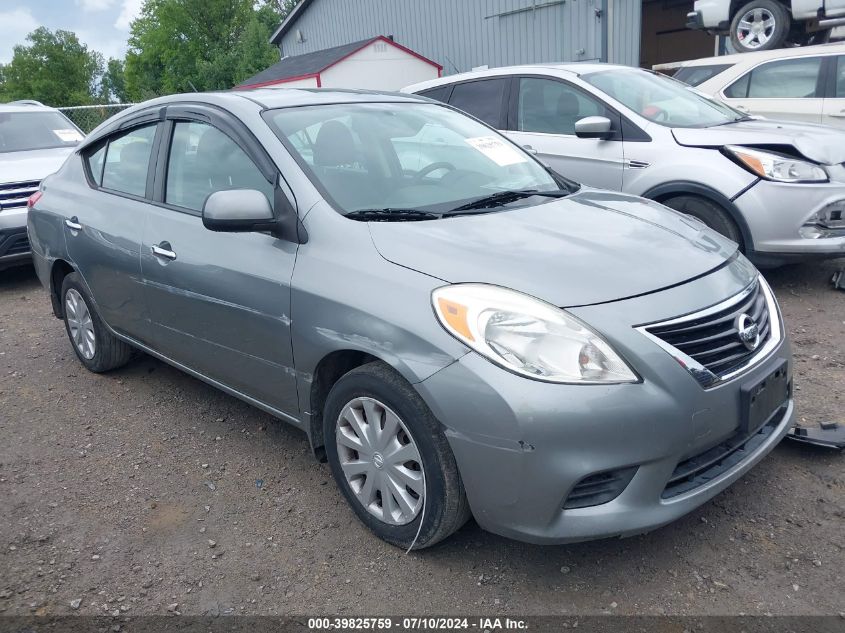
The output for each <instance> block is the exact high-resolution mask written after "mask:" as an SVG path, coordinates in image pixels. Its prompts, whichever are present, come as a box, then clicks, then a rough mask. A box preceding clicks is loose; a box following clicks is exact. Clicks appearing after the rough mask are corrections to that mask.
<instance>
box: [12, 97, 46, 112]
mask: <svg viewBox="0 0 845 633" xmlns="http://www.w3.org/2000/svg"><path fill="white" fill-rule="evenodd" d="M55 111H56V108H51V107H50V106H45V105H44V104H43V103H39V102H38V101H34V100H30V99H22V100H20V101H11V102H9V103H0V112H55Z"/></svg>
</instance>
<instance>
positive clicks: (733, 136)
mask: <svg viewBox="0 0 845 633" xmlns="http://www.w3.org/2000/svg"><path fill="white" fill-rule="evenodd" d="M672 134H673V135H674V136H675V140H676V141H677V142H678V143H679V144H680V145H687V146H690V147H722V146H724V145H749V146H756V147H760V146H766V145H791V146H793V147H794V148H795V149H797V150H798V151H799V152H801V154H802V155H804V156H805V157H806V158H809V159H810V160H812V161H815V162H817V163H822V164H823V165H836V164H838V163H842V162H845V130H839V129H836V128H832V127H827V126H824V125H813V124H812V123H794V122H791V121H769V120H767V119H754V120H750V121H738V122H737V123H729V124H728V125H720V126H717V127H709V128H674V129H673V130H672Z"/></svg>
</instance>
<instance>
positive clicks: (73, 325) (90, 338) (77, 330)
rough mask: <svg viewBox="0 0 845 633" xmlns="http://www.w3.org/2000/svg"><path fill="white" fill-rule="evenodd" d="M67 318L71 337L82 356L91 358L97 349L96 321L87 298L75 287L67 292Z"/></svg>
mask: <svg viewBox="0 0 845 633" xmlns="http://www.w3.org/2000/svg"><path fill="white" fill-rule="evenodd" d="M65 318H66V319H67V326H68V329H69V330H70V338H71V340H72V341H73V344H74V345H76V349H77V350H79V353H80V354H82V357H83V358H85V359H87V360H91V359H92V358H94V353H95V352H96V350H97V339H96V337H95V336H94V323H93V322H92V321H91V312H90V311H89V310H88V306H87V305H86V304H85V299H83V298H82V295H81V294H79V291H78V290H76V289H75V288H71V289H70V290H68V291H67V293H66V294H65Z"/></svg>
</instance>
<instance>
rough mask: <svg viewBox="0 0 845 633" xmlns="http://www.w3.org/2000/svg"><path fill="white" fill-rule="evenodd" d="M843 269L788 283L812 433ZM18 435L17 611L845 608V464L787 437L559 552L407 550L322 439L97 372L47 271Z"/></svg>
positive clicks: (214, 395) (27, 317) (2, 411)
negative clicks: (336, 469) (717, 486)
mask: <svg viewBox="0 0 845 633" xmlns="http://www.w3.org/2000/svg"><path fill="white" fill-rule="evenodd" d="M843 264H845V260H839V261H838V262H828V263H825V264H820V263H814V264H806V265H800V266H792V267H788V268H783V269H779V270H776V271H771V272H769V273H768V274H767V276H768V278H769V279H770V281H771V283H772V284H773V287H774V288H775V291H776V293H777V295H778V298H779V299H780V301H781V305H782V307H783V311H784V313H785V318H786V322H787V326H788V329H789V331H790V333H791V336H792V340H793V344H794V350H795V385H796V397H797V403H798V411H799V419H800V420H802V422H803V423H805V424H807V425H814V424H817V423H818V422H819V421H821V420H834V419H837V420H839V421H841V422H845V390H843V386H845V293H843V292H841V291H836V290H833V288H832V286H831V285H830V283H829V279H830V276H831V273H832V272H833V271H834V270H835V269H836V268H837V267H841V266H842V265H843ZM0 438H2V440H0V612H2V613H3V614H5V615H12V614H14V615H30V614H33V613H34V614H64V613H79V614H89V615H93V614H97V615H107V614H115V615H117V614H123V613H125V614H126V615H144V614H153V613H157V614H166V613H176V612H179V613H185V614H197V615H199V614H221V615H222V614H229V613H237V614H241V613H243V614H258V615H263V614H320V615H325V614H347V615H350V614H361V615H374V614H391V613H392V614H396V613H405V614H408V613H415V614H447V613H452V614H456V613H463V614H469V613H484V614H496V613H502V614H506V613H511V614H517V613H518V614H521V615H529V614H532V615H539V614H601V613H619V614H633V613H637V614H664V613H667V614H695V615H705V614H766V613H772V614H841V613H842V612H845V580H843V569H845V554H844V553H843V550H845V520H843V519H845V473H844V472H843V465H844V464H845V456H843V455H842V454H839V453H835V452H832V451H824V450H818V449H812V448H805V447H801V446H797V445H793V444H791V443H790V442H784V443H782V444H781V445H780V446H779V447H778V448H777V449H776V450H775V451H774V452H773V453H772V454H771V455H770V456H769V457H768V458H767V459H765V460H764V461H763V462H762V463H761V464H760V465H759V466H758V467H757V468H755V469H754V470H753V471H752V472H751V473H750V474H749V475H747V476H746V477H745V478H744V479H742V480H740V481H739V482H738V483H737V484H735V485H734V486H733V487H732V488H731V489H729V490H728V491H727V492H725V493H723V494H722V495H720V496H719V497H717V498H716V499H715V500H713V501H712V502H710V503H708V504H706V505H705V506H703V507H702V508H700V509H699V510H697V511H695V512H693V513H692V514H691V515H689V516H687V517H685V518H683V519H681V520H680V521H677V522H676V523H674V524H672V525H670V526H668V527H665V528H663V529H660V530H658V531H656V532H652V533H650V534H647V535H644V536H640V537H635V538H630V539H625V540H607V541H601V542H593V543H585V544H579V545H571V546H555V547H538V546H532V545H526V544H522V543H517V542H514V541H509V540H506V539H503V538H500V537H497V536H493V535H491V534H488V533H485V532H482V531H481V530H480V529H479V528H478V526H477V525H476V524H475V523H473V522H470V523H469V524H467V525H466V526H465V527H464V528H463V529H462V530H461V531H460V532H458V533H457V534H456V535H454V536H453V537H452V538H451V539H449V540H448V541H447V542H445V543H443V544H441V545H440V546H437V547H435V548H434V549H431V550H426V551H423V552H419V553H413V554H411V555H409V556H406V555H404V553H403V552H400V551H399V550H397V549H395V548H394V547H391V546H389V545H386V544H385V543H382V542H381V541H379V540H377V539H376V538H375V537H373V536H372V535H371V534H370V533H369V532H368V531H367V530H366V529H365V528H364V527H362V526H361V525H360V524H359V523H358V521H357V520H356V519H355V518H354V516H353V514H352V512H351V510H350V509H348V507H347V506H346V505H345V503H344V501H343V500H342V498H341V496H340V494H339V493H338V491H337V490H336V489H335V486H334V483H333V482H332V481H331V477H330V473H329V471H328V468H327V467H326V466H325V465H320V464H318V463H316V462H315V461H314V460H313V459H312V457H311V455H310V452H309V448H308V444H307V441H306V438H305V436H304V435H303V434H301V433H300V432H298V431H296V430H294V429H292V428H291V427H288V426H286V425H284V424H283V423H280V422H278V421H276V420H274V419H273V418H271V417H270V416H268V415H266V414H264V413H262V412H260V411H258V410H256V409H254V408H251V407H249V406H248V405H246V404H243V403H242V402H240V401H238V400H236V399H234V398H231V397H229V396H226V395H224V394H222V393H220V392H218V391H216V390H215V389H213V388H211V387H209V386H207V385H205V384H203V383H201V382H199V381H198V380H194V379H193V378H190V377H189V376H187V375H185V374H183V373H180V372H179V371H177V370H175V369H172V368H170V367H169V366H167V365H165V364H163V363H160V362H158V361H156V360H153V359H151V358H149V357H146V356H141V357H140V358H138V359H136V360H134V361H133V362H132V363H131V364H130V365H129V366H127V367H125V368H124V369H121V370H118V371H116V372H113V373H110V374H106V375H94V374H91V373H89V372H87V371H86V370H85V369H83V368H82V366H81V365H80V364H79V363H78V362H77V360H76V357H75V356H74V354H73V352H72V350H71V348H70V345H69V343H68V341H67V338H66V336H65V332H64V329H63V326H62V324H61V322H60V321H58V320H56V319H55V318H54V317H53V316H52V314H51V311H50V304H49V300H48V298H47V295H46V294H45V292H44V291H43V290H42V289H41V287H40V286H39V284H38V282H37V280H36V278H35V276H34V274H33V272H32V271H31V269H21V270H18V271H6V272H3V273H0ZM74 607H76V609H74Z"/></svg>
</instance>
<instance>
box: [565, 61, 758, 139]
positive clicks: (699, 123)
mask: <svg viewBox="0 0 845 633" xmlns="http://www.w3.org/2000/svg"><path fill="white" fill-rule="evenodd" d="M581 79H583V80H584V81H586V82H587V83H588V84H590V85H591V86H594V87H596V88H598V89H599V90H601V91H602V92H604V93H605V94H607V95H608V96H610V97H612V98H614V99H616V100H617V101H619V102H620V103H622V104H623V105H625V106H627V107H628V108H630V109H631V110H633V111H634V112H636V113H637V114H639V115H640V116H641V117H644V118H646V119H648V120H649V121H652V122H653V123H658V124H660V125H665V126H666V127H713V126H715V125H724V124H726V123H733V122H734V121H739V120H742V119H744V118H747V115H745V114H743V113H742V112H739V111H738V110H734V109H733V108H731V107H729V106H727V105H725V104H724V103H721V102H719V101H716V100H715V99H711V98H710V97H708V96H706V95H704V94H702V93H700V92H698V91H696V90H694V89H693V88H690V87H689V86H685V85H684V84H682V83H680V82H679V81H676V80H674V79H670V78H668V77H664V76H662V75H658V74H655V73H650V72H645V71H641V70H634V69H631V70H622V69H619V70H602V71H599V72H595V73H589V74H587V75H582V76H581Z"/></svg>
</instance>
